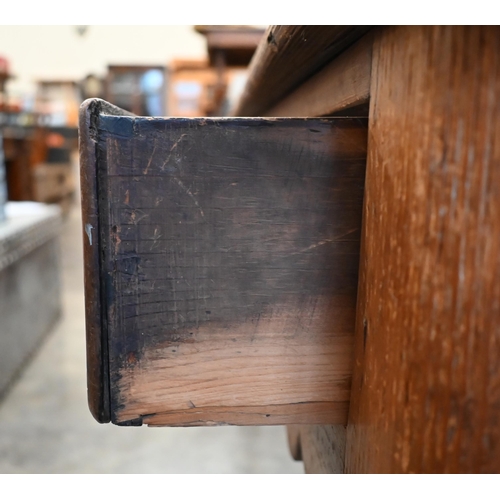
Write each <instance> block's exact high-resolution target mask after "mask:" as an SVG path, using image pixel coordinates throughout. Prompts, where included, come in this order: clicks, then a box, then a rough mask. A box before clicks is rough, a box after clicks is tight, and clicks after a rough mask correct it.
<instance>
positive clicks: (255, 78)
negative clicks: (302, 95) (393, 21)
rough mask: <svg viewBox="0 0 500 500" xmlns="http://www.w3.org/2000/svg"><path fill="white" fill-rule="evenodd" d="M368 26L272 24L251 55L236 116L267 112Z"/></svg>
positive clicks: (359, 35) (256, 114) (360, 35)
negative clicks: (247, 75) (245, 82)
mask: <svg viewBox="0 0 500 500" xmlns="http://www.w3.org/2000/svg"><path fill="white" fill-rule="evenodd" d="M369 29H370V26H304V25H297V26H270V27H269V28H268V30H267V32H266V34H265V35H264V37H263V39H262V41H261V43H260V44H259V46H258V48H257V51H256V53H255V55H254V57H253V58H252V62H251V63H250V67H249V77H248V81H247V84H246V87H245V90H244V92H243V95H242V97H241V99H240V102H239V104H238V106H237V109H236V110H235V112H234V115H236V116H259V115H263V114H267V112H268V110H269V109H270V108H271V107H272V106H274V105H275V104H276V103H277V102H278V101H280V100H282V99H283V98H284V97H285V96H286V95H287V94H288V93H289V92H291V91H292V90H294V89H295V88H296V87H298V86H299V85H300V84H301V83H302V82H303V81H305V80H306V79H307V78H309V77H310V76H311V75H313V74H314V73H316V72H317V71H319V70H320V69H321V68H322V67H323V66H324V65H325V64H326V63H328V62H329V61H331V60H332V59H333V58H334V57H336V56H337V55H338V54H340V53H341V52H342V51H343V50H345V49H346V48H347V47H349V46H350V45H351V44H353V43H354V42H355V41H356V40H357V39H359V38H361V37H362V36H363V35H364V34H365V33H366V32H367V31H369ZM289 116H293V115H289Z"/></svg>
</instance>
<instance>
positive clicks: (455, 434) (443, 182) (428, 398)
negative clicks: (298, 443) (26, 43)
mask: <svg viewBox="0 0 500 500" xmlns="http://www.w3.org/2000/svg"><path fill="white" fill-rule="evenodd" d="M498 47H500V30H499V29H498V27H450V26H448V27H431V26H426V27H394V28H393V27H391V28H386V29H384V30H383V31H382V32H381V34H380V37H379V38H378V40H377V41H376V43H375V45H374V53H373V65H374V74H373V76H372V87H371V110H370V127H369V154H368V166H367V181H366V194H365V207H364V224H363V244H362V259H361V271H360V287H359V298H358V311H357V326H356V347H355V351H356V363H355V368H354V375H353V385H352V397H351V405H350V414H349V425H348V439H347V453H346V471H347V472H352V473H360V472H367V473H401V472H413V473H498V472H500V425H499V424H500V389H499V388H500V307H499V304H500V99H499V96H500V52H499V51H498ZM304 449H305V448H304V447H303V450H304Z"/></svg>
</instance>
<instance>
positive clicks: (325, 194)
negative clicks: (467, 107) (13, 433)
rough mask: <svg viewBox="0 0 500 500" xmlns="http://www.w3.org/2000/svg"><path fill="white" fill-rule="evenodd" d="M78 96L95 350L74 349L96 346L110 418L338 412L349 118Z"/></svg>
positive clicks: (351, 135)
mask: <svg viewBox="0 0 500 500" xmlns="http://www.w3.org/2000/svg"><path fill="white" fill-rule="evenodd" d="M92 106H94V107H95V108H94V109H98V107H99V106H102V104H100V102H99V101H97V102H96V103H94V104H92V103H90V104H87V105H86V108H85V109H87V112H85V109H84V115H83V116H84V118H83V126H84V127H87V129H88V132H87V137H86V138H85V139H84V140H83V141H82V148H83V147H85V146H84V144H85V143H87V144H89V139H91V140H92V142H93V145H91V147H90V148H89V149H83V153H84V156H86V157H87V163H88V159H89V158H92V155H94V158H96V157H95V152H96V151H97V172H95V170H93V167H92V164H91V165H90V167H86V166H85V165H82V167H83V168H84V169H85V168H88V172H87V173H83V174H82V175H83V178H84V180H85V182H86V185H87V189H88V187H89V186H90V187H93V188H94V189H96V190H97V191H95V190H90V191H89V190H87V192H86V193H85V194H84V197H87V198H88V201H87V207H86V210H85V213H86V214H87V215H86V216H84V224H91V225H92V226H93V235H94V238H95V239H94V242H96V241H97V244H96V243H94V245H93V246H92V248H90V246H89V238H88V236H87V235H86V236H85V245H86V274H87V275H88V284H89V285H88V287H87V285H86V292H87V298H86V300H87V318H88V320H89V323H90V327H91V329H94V330H91V332H90V335H89V342H94V343H95V342H99V341H101V342H103V343H104V344H105V345H107V346H109V352H108V353H107V354H106V353H105V352H104V353H103V352H102V348H95V347H91V348H90V352H89V354H90V355H92V349H94V350H95V354H96V356H97V358H98V359H100V360H103V359H104V358H106V357H108V362H109V379H110V383H111V385H110V399H111V407H110V416H111V420H112V421H113V422H114V423H119V424H122V425H139V424H140V423H142V422H144V423H147V424H150V425H213V424H224V423H235V424H240V425H248V424H250V425H254V424H288V423H304V422H308V423H311V422H312V423H345V422H346V419H347V404H346V403H347V400H348V396H349V388H350V370H351V366H352V355H351V349H352V330H353V326H354V308H355V297H356V286H357V269H358V260H359V233H360V224H361V219H360V215H361V206H362V197H363V183H364V164H365V154H366V149H365V148H366V121H365V120H362V119H342V118H340V119H328V120H325V119H312V120H301V119H296V120H281V119H274V120H266V119H258V120H256V119H231V120H227V119H156V118H155V119H150V118H128V117H115V116H110V115H108V114H106V113H101V114H97V115H95V119H94V118H85V116H87V117H88V116H89V114H88V109H89V107H90V108H92ZM92 116H94V115H93V114H92V111H91V112H90V117H92ZM89 120H90V121H89ZM92 120H94V121H92ZM94 141H97V144H96V143H95V142H94ZM96 146H97V149H96ZM96 174H97V175H96ZM92 178H95V179H96V180H97V181H96V182H97V185H96V186H92V185H91V184H92V182H93V181H92ZM95 193H97V194H95ZM92 211H94V212H92ZM90 217H92V219H90ZM96 258H97V259H99V262H97V263H96V261H95V259H96ZM99 275H100V276H101V278H100V279H99V278H98V276H99ZM87 288H89V289H87ZM90 288H91V289H90ZM96 290H97V291H96ZM96 301H100V303H101V304H102V310H100V311H98V310H96V309H95V303H96ZM99 317H102V322H101V323H98V324H97V322H96V319H98V318H99ZM93 322H94V323H95V324H93ZM99 329H101V334H100V335H99V334H98V330H99ZM99 349H101V352H99ZM100 363H101V362H100V361H98V362H97V363H96V365H97V366H95V365H92V366H91V371H92V370H93V373H94V374H97V373H98V372H99V370H101V376H104V378H106V373H105V372H104V369H103V368H102V364H100ZM94 378H95V376H94V375H92V376H91V380H94ZM101 391H102V394H103V395H104V397H105V391H106V387H105V384H103V386H102V388H101ZM101 420H102V419H101Z"/></svg>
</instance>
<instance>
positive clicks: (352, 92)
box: [263, 32, 373, 117]
mask: <svg viewBox="0 0 500 500" xmlns="http://www.w3.org/2000/svg"><path fill="white" fill-rule="evenodd" d="M372 44H373V37H372V33H371V32H370V33H367V34H366V35H365V36H364V37H363V38H362V39H361V40H359V41H357V42H356V43H355V44H354V45H352V46H351V47H349V48H348V49H347V50H345V51H344V52H342V53H341V54H340V55H339V56H338V57H336V58H335V59H334V60H333V61H332V62H330V63H329V64H328V65H327V66H325V67H324V68H323V69H322V70H321V71H319V72H318V73H316V74H315V75H313V76H312V77H311V78H309V79H308V80H306V81H305V82H304V83H303V84H302V85H300V86H299V87H298V88H297V89H296V90H294V91H293V92H292V93H291V94H288V95H287V96H286V97H285V98H284V99H282V100H281V101H279V102H278V103H277V104H276V105H275V106H274V107H272V108H271V109H270V110H269V111H266V112H265V113H263V114H264V116H295V117H297V116H299V117H301V116H302V117H307V116H327V115H331V114H333V113H337V114H339V113H341V112H346V110H347V109H348V108H352V107H354V106H360V105H364V104H367V103H368V101H369V98H370V75H371V64H372ZM365 116H366V115H365Z"/></svg>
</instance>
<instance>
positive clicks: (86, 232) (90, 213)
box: [78, 99, 130, 423]
mask: <svg viewBox="0 0 500 500" xmlns="http://www.w3.org/2000/svg"><path fill="white" fill-rule="evenodd" d="M101 113H102V114H111V115H130V113H129V112H128V111H124V110H122V109H120V108H118V107H116V106H113V105H112V104H109V103H107V102H106V101H103V100H102V99H87V100H86V101H85V102H83V104H82V105H81V107H80V111H79V127H78V129H79V131H78V133H79V137H78V139H79V152H80V181H81V195H82V196H81V198H82V228H83V254H84V287H85V327H86V336H87V397H88V404H89V408H90V412H91V413H92V415H93V417H94V418H95V419H96V420H97V421H98V422H100V423H107V422H109V421H110V393H109V366H108V346H107V334H106V331H105V328H104V325H103V318H102V311H103V308H102V307H101V297H102V290H101V269H100V237H99V202H98V179H97V172H98V155H97V127H96V125H97V121H98V119H99V115H100V114H101Z"/></svg>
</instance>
